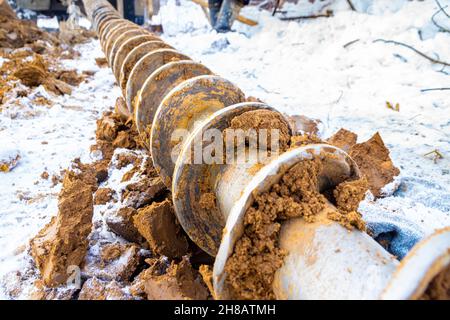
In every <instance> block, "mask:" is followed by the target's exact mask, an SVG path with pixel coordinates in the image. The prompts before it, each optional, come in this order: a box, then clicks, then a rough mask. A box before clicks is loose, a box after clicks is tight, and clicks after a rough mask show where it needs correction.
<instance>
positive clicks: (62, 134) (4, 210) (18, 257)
mask: <svg viewBox="0 0 450 320" xmlns="http://www.w3.org/2000/svg"><path fill="white" fill-rule="evenodd" d="M75 49H76V50H78V51H79V52H80V53H81V57H80V58H78V59H76V60H64V61H63V64H64V65H66V66H74V67H76V68H77V69H78V70H79V71H80V72H81V71H83V70H92V71H96V74H95V78H93V79H91V80H89V81H88V82H87V83H82V84H80V86H79V87H74V88H73V94H72V95H71V96H51V100H52V101H53V102H54V105H53V106H52V107H51V108H48V107H45V106H35V105H31V104H30V99H29V98H28V100H24V101H21V103H23V104H25V105H24V106H19V107H17V108H18V110H17V111H16V112H13V113H12V112H11V111H10V110H9V109H7V110H6V111H4V112H3V113H1V114H0V140H1V141H2V148H1V150H3V145H4V143H5V142H7V143H8V144H11V145H13V146H14V147H15V148H16V149H18V150H19V151H20V153H21V159H20V161H19V163H18V165H17V167H15V168H14V169H13V170H12V171H11V172H8V173H0V188H1V190H2V192H1V193H0V203H1V206H0V208H1V209H0V220H1V222H0V247H1V248H2V250H1V252H0V281H2V280H3V278H4V277H5V275H8V274H9V272H11V271H14V270H24V269H26V267H27V265H28V263H29V256H28V254H27V252H26V251H27V246H28V241H29V239H31V238H32V237H33V236H34V235H35V234H36V233H37V232H38V231H39V230H40V229H41V228H42V227H43V226H44V225H45V224H46V223H48V222H49V221H50V218H51V217H52V216H53V215H55V214H56V213H57V196H58V192H59V190H60V185H56V186H53V184H52V182H51V179H50V178H49V180H48V181H47V180H43V179H41V178H40V175H41V174H42V172H44V171H47V172H48V173H49V174H50V176H52V175H53V174H55V175H57V176H59V175H60V171H61V170H64V169H66V168H68V167H69V165H70V162H71V161H72V160H73V159H74V158H76V157H80V158H81V160H82V161H85V162H91V161H92V157H95V155H93V156H92V157H91V155H90V154H89V147H90V145H92V144H94V143H95V127H96V123H95V121H96V119H97V118H99V117H100V115H101V113H102V112H103V111H105V110H107V109H109V108H110V107H112V106H113V105H114V102H115V99H116V97H117V96H118V95H119V94H120V90H119V89H118V88H117V87H115V86H114V81H115V80H114V78H113V75H112V73H111V71H110V70H109V69H108V68H99V67H97V65H96V64H95V58H97V57H102V56H103V53H102V51H101V49H100V46H99V43H98V41H92V42H90V43H87V44H83V45H80V46H79V47H77V48H75ZM39 92H40V93H41V94H46V95H49V94H48V93H46V92H45V89H43V88H41V87H39V88H36V89H35V90H34V92H33V94H39ZM31 96H33V95H31ZM24 110H31V111H32V112H31V115H28V116H23V113H24V112H23V111H24ZM27 114H28V113H27ZM11 116H12V118H11ZM0 298H5V296H4V293H3V292H2V290H0Z"/></svg>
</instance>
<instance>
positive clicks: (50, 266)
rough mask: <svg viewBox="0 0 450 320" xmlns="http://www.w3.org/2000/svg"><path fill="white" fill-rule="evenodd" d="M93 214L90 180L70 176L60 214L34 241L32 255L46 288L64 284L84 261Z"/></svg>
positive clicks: (60, 199) (64, 185)
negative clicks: (71, 269)
mask: <svg viewBox="0 0 450 320" xmlns="http://www.w3.org/2000/svg"><path fill="white" fill-rule="evenodd" d="M86 180H88V181H86ZM92 215H93V201H92V185H90V184H89V179H88V178H87V177H86V176H83V174H79V175H77V174H75V173H74V172H68V173H66V175H65V177H64V181H63V186H62V191H61V193H60V195H59V204H58V215H57V216H56V217H53V218H52V220H51V221H50V223H49V224H47V225H46V226H45V227H44V228H43V229H42V230H41V231H40V232H39V233H38V234H37V235H36V236H35V237H34V238H33V239H32V240H31V254H32V256H33V258H34V260H35V262H36V265H37V267H38V269H39V270H40V273H41V276H42V279H43V281H44V283H45V285H46V286H49V287H54V286H57V285H59V284H62V283H64V282H65V281H66V279H67V278H68V276H69V275H68V268H69V267H70V266H79V265H80V264H81V263H82V262H83V260H84V257H85V254H86V251H87V248H88V240H87V237H88V235H89V234H90V232H91V228H92V221H91V220H92Z"/></svg>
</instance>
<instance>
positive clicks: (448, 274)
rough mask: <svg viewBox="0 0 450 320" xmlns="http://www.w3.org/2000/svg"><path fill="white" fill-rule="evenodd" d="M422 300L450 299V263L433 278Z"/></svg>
mask: <svg viewBox="0 0 450 320" xmlns="http://www.w3.org/2000/svg"><path fill="white" fill-rule="evenodd" d="M420 299H421V300H450V265H449V266H447V268H445V269H444V270H443V271H441V272H440V273H439V274H438V275H437V276H435V277H434V278H433V280H431V282H430V284H429V285H428V288H427V289H426V290H425V292H424V294H423V295H422V297H420Z"/></svg>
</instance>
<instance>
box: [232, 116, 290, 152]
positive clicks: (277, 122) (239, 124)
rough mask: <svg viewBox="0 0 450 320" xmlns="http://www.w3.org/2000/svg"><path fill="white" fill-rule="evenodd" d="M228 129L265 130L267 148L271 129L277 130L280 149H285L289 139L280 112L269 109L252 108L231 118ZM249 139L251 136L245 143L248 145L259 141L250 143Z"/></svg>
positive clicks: (288, 132) (269, 145)
mask: <svg viewBox="0 0 450 320" xmlns="http://www.w3.org/2000/svg"><path fill="white" fill-rule="evenodd" d="M230 129H234V130H236V129H242V130H244V131H248V130H255V131H256V132H259V130H260V129H265V130H267V141H266V146H267V148H268V150H270V148H271V139H272V134H273V131H272V130H277V135H278V139H279V140H278V148H279V150H280V151H285V150H287V148H288V146H289V142H290V139H291V130H290V128H289V124H288V123H287V122H286V120H285V119H284V118H283V116H282V115H281V114H279V113H278V112H273V111H270V110H254V111H247V112H244V113H243V114H241V115H239V116H236V117H234V118H233V119H232V120H231V124H230ZM255 138H256V137H255ZM251 139H252V136H249V137H248V138H247V141H246V143H247V144H250V145H257V143H261V142H260V141H253V143H254V144H252V141H249V140H251ZM256 139H257V138H256ZM274 139H275V137H274Z"/></svg>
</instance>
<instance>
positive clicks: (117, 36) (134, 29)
mask: <svg viewBox="0 0 450 320" xmlns="http://www.w3.org/2000/svg"><path fill="white" fill-rule="evenodd" d="M139 34H148V31H146V30H143V29H142V28H139V27H138V26H133V25H125V26H122V27H120V28H117V29H116V30H114V33H111V36H110V37H109V38H108V40H107V41H106V45H105V55H106V58H107V59H108V61H109V63H112V61H111V58H112V57H111V52H112V51H113V49H114V47H115V45H116V43H118V42H121V41H124V39H126V38H127V37H130V36H135V35H139ZM111 65H112V64H111Z"/></svg>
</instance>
